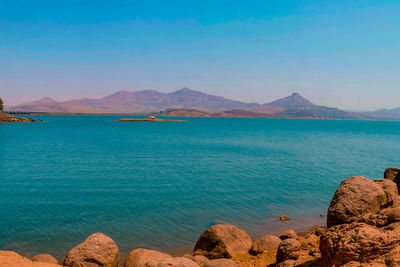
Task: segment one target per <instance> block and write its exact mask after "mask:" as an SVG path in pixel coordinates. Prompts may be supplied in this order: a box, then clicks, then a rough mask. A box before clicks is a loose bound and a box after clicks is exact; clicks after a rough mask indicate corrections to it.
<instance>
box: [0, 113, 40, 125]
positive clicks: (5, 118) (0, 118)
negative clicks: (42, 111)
mask: <svg viewBox="0 0 400 267" xmlns="http://www.w3.org/2000/svg"><path fill="white" fill-rule="evenodd" d="M35 121H37V120H35V119H31V118H21V117H15V116H12V115H10V114H6V113H3V112H0V123H5V122H35Z"/></svg>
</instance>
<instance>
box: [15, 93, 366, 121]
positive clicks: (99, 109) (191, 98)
mask: <svg viewBox="0 0 400 267" xmlns="http://www.w3.org/2000/svg"><path fill="white" fill-rule="evenodd" d="M9 110H18V111H31V112H47V113H130V114H132V113H135V114H144V113H146V114H148V113H154V112H155V113H157V112H160V111H166V110H174V112H175V116H191V115H192V116H223V117H279V118H281V117H290V118H298V117H301V118H339V119H365V118H370V117H371V116H370V115H368V114H360V113H353V112H347V111H344V110H340V109H337V108H331V107H324V106H318V105H315V104H314V103H312V102H311V101H309V100H308V99H306V98H304V97H303V96H301V95H300V94H299V93H294V94H292V95H290V96H287V97H284V98H281V99H278V100H276V101H273V102H270V103H265V104H262V105H260V104H256V103H245V102H241V101H235V100H231V99H227V98H224V97H222V96H215V95H209V94H205V93H202V92H199V91H194V90H191V89H188V88H183V89H180V90H177V91H175V92H172V93H160V92H158V91H153V90H144V91H135V92H128V91H118V92H116V93H114V94H111V95H109V96H105V97H103V98H80V99H73V100H68V101H63V102H59V101H56V100H54V99H52V98H49V97H45V98H42V99H39V100H37V101H32V102H28V103H24V104H21V105H18V106H15V107H11V108H9ZM190 114H191V115H190ZM171 116H172V115H171Z"/></svg>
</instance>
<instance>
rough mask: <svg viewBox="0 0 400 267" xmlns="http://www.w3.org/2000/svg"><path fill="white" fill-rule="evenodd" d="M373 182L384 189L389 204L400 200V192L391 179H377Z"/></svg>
mask: <svg viewBox="0 0 400 267" xmlns="http://www.w3.org/2000/svg"><path fill="white" fill-rule="evenodd" d="M373 181H374V182H375V183H377V184H378V185H380V186H381V187H382V189H383V191H384V192H385V194H386V197H387V199H388V202H393V201H394V200H396V199H397V200H398V199H399V190H398V188H397V184H396V183H395V182H393V181H391V180H389V179H376V180H373Z"/></svg>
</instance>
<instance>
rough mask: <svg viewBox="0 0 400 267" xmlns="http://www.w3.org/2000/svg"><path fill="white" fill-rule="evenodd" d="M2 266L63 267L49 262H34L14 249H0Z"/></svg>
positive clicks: (0, 266)
mask: <svg viewBox="0 0 400 267" xmlns="http://www.w3.org/2000/svg"><path fill="white" fill-rule="evenodd" d="M0 267H61V265H58V264H55V263H47V262H33V261H31V260H30V259H28V258H26V257H23V256H21V255H19V254H17V253H15V252H14V251H1V250H0Z"/></svg>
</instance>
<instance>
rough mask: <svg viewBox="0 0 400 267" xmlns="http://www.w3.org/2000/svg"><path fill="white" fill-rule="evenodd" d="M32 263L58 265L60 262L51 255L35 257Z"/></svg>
mask: <svg viewBox="0 0 400 267" xmlns="http://www.w3.org/2000/svg"><path fill="white" fill-rule="evenodd" d="M31 260H32V261H34V262H47V263H56V264H58V260H57V259H56V258H54V257H53V256H51V255H50V254H39V255H36V256H33V257H32V259H31Z"/></svg>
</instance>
